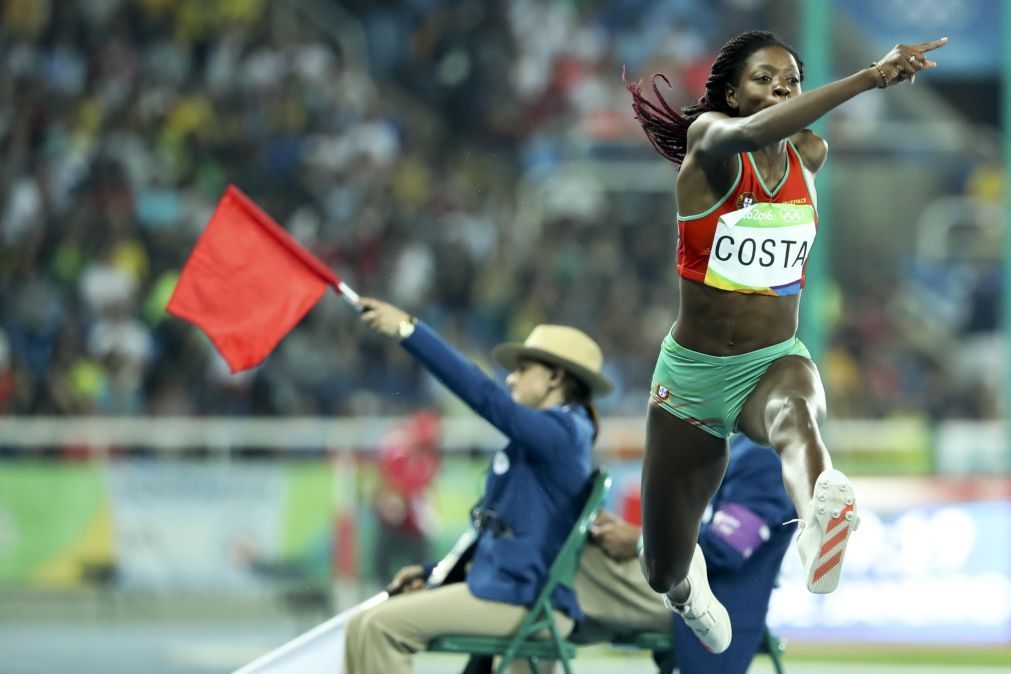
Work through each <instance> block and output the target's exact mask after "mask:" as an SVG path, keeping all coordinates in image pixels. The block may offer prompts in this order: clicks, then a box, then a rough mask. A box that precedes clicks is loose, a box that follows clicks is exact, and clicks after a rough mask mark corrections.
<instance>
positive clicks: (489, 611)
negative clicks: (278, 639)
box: [344, 298, 612, 674]
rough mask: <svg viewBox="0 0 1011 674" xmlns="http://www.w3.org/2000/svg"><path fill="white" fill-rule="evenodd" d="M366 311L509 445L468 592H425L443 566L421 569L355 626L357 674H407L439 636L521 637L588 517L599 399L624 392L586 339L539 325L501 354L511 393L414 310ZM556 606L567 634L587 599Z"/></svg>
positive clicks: (561, 591)
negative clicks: (568, 540)
mask: <svg viewBox="0 0 1011 674" xmlns="http://www.w3.org/2000/svg"><path fill="white" fill-rule="evenodd" d="M360 304H361V307H362V314H361V317H362V321H363V322H365V323H366V324H367V325H368V326H370V327H371V328H373V329H375V330H376V331H378V332H380V333H382V334H384V335H387V336H389V337H393V338H395V339H398V340H400V345H401V346H402V347H403V348H404V350H405V351H407V352H408V353H409V354H410V355H411V356H412V357H413V358H414V359H415V360H417V361H418V363H420V364H421V365H422V366H423V367H425V368H426V369H428V370H429V371H430V372H431V373H432V374H433V375H435V377H436V378H438V379H439V380H440V381H441V382H442V383H443V384H444V385H445V386H446V387H447V388H449V389H450V390H451V391H452V392H453V393H455V394H456V395H457V396H459V397H460V399H461V400H463V401H464V402H465V403H467V405H468V406H470V408H471V409H473V410H474V411H475V412H477V413H478V414H479V415H481V416H482V417H484V418H485V419H487V420H488V421H489V422H491V424H492V425H494V426H495V427H496V428H497V429H498V430H499V431H501V432H502V433H503V434H504V435H505V436H506V437H507V438H508V444H507V445H506V446H505V447H504V448H503V449H502V450H500V451H499V452H498V453H497V454H495V456H494V458H493V460H492V462H491V466H490V468H489V470H488V475H487V478H486V479H485V486H484V496H482V498H481V500H480V501H479V502H478V504H477V506H476V507H475V508H474V509H473V512H472V519H473V523H474V525H475V527H476V528H477V530H478V539H477V542H476V544H475V548H474V554H473V557H472V561H471V564H470V567H469V570H468V572H467V577H466V582H463V583H455V584H452V585H446V586H443V587H438V588H434V589H425V590H424V591H417V590H421V589H422V588H424V587H425V585H426V580H427V578H428V575H429V574H430V573H431V566H428V567H423V566H421V565H415V566H409V567H407V568H405V569H402V570H401V571H400V573H398V574H397V575H396V577H395V578H394V579H393V582H392V583H391V584H390V587H389V589H390V591H391V593H392V594H395V595H396V596H394V597H393V598H392V599H390V600H388V601H386V602H384V603H382V604H379V605H378V606H375V607H373V608H371V609H369V610H367V611H365V612H363V613H361V614H359V615H358V616H356V617H355V618H354V619H352V621H351V622H350V623H349V625H348V631H347V641H346V648H345V656H344V671H345V674H364V673H372V672H384V673H388V674H398V673H401V672H402V673H403V674H407V673H408V672H410V671H411V657H412V655H413V653H416V652H418V651H420V650H424V648H425V646H426V644H428V642H429V641H431V640H432V639H433V638H434V637H436V636H438V635H442V634H471V635H482V636H491V637H504V636H507V635H511V634H512V633H513V632H515V630H516V628H517V627H518V626H519V624H520V622H521V621H522V620H523V618H524V617H525V616H526V613H527V608H526V607H527V606H529V605H531V604H533V603H534V601H535V599H536V597H537V594H538V592H540V589H541V587H542V586H543V585H544V583H545V582H546V581H547V579H548V568H549V566H550V564H551V561H552V558H553V556H554V555H555V553H557V551H558V549H559V548H560V547H561V545H562V543H563V542H564V540H565V537H566V536H567V535H568V533H569V532H570V531H571V530H572V527H573V526H575V523H576V519H577V517H578V516H579V512H580V510H581V509H582V506H583V499H584V498H585V492H584V488H585V487H586V484H587V481H588V479H589V477H590V470H591V468H590V450H591V448H592V446H593V442H594V440H595V439H596V436H597V430H598V423H597V414H596V411H595V409H594V406H593V400H594V397H595V396H599V395H602V394H605V393H607V392H609V391H610V390H611V388H612V387H611V382H610V381H609V380H608V379H607V377H606V376H604V374H603V373H602V371H601V370H602V367H603V364H604V358H603V355H602V354H601V351H600V347H599V346H597V343H596V342H594V341H593V340H592V339H591V338H590V337H589V336H587V335H586V334H584V333H583V332H581V331H579V330H577V329H575V328H571V327H566V326H562V325H538V326H537V327H536V328H534V329H533V331H532V332H531V333H530V335H529V336H528V337H527V339H526V341H524V342H523V343H522V344H520V343H508V344H502V345H500V346H498V347H496V348H495V349H494V351H493V356H494V358H495V360H496V361H498V362H499V363H500V364H502V365H503V366H505V368H506V369H508V370H509V375H508V376H507V377H506V386H505V387H503V386H502V385H500V384H499V383H498V382H496V381H495V380H493V379H492V378H490V377H489V376H488V375H486V374H485V373H484V372H482V371H481V370H480V369H479V368H478V367H477V366H475V365H474V364H473V363H472V362H470V361H469V360H467V359H466V358H465V357H464V356H462V355H461V354H460V353H459V352H457V351H456V350H455V349H453V348H452V347H451V346H450V345H449V344H447V343H446V342H445V341H444V340H443V339H442V338H441V337H440V336H439V335H438V334H437V333H436V332H435V331H434V330H432V329H431V328H430V327H429V326H427V325H426V324H425V323H424V322H422V321H419V320H417V319H416V318H413V317H412V316H410V315H409V314H408V313H407V312H405V311H403V310H402V309H398V308H397V307H395V306H393V305H391V304H388V303H386V302H381V301H379V300H376V299H372V298H362V299H361V300H360ZM419 561H420V560H419ZM552 599H553V601H554V605H555V607H557V609H558V610H557V611H556V613H555V619H556V621H557V622H558V624H559V626H560V627H561V628H562V629H563V630H564V631H565V632H566V633H567V631H568V630H569V629H571V626H572V625H573V624H574V622H575V621H577V620H579V618H580V617H581V615H580V612H579V605H578V604H577V603H576V597H575V594H574V592H573V590H572V588H570V587H564V586H559V587H558V588H557V589H556V590H555V592H554V595H553V597H552Z"/></svg>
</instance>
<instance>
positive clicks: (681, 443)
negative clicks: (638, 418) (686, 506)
mask: <svg viewBox="0 0 1011 674" xmlns="http://www.w3.org/2000/svg"><path fill="white" fill-rule="evenodd" d="M726 461H727V441H726V440H725V439H724V438H720V437H717V436H715V435H712V434H711V433H708V432H706V431H704V430H702V429H701V428H698V427H697V426H695V425H693V424H691V423H689V422H687V421H685V420H684V419H679V418H678V417H675V416H674V415H672V414H670V413H669V412H666V411H664V410H663V409H662V408H660V407H658V406H657V405H655V404H652V403H651V404H650V405H649V408H648V411H647V413H646V452H645V456H644V458H643V466H642V492H643V515H644V517H645V516H646V515H647V512H646V511H650V512H652V513H655V514H656V515H658V516H660V517H664V516H668V517H669V516H670V515H671V510H670V508H669V507H668V506H670V505H674V504H677V503H679V502H685V501H690V502H694V501H698V500H699V499H702V498H704V499H705V502H708V500H709V498H711V497H712V493H711V492H710V490H715V488H716V487H717V486H719V481H720V479H722V477H723V471H724V470H725V469H726ZM714 479H715V485H714V484H713V482H714Z"/></svg>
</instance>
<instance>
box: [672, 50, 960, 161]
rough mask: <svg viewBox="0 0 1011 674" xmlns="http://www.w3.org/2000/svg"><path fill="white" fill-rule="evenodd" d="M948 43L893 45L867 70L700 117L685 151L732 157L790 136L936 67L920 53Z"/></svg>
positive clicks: (692, 126) (690, 132)
mask: <svg viewBox="0 0 1011 674" xmlns="http://www.w3.org/2000/svg"><path fill="white" fill-rule="evenodd" d="M947 41H948V38H941V39H940V40H934V41H933V42H923V43H920V44H915V45H901V44H900V45H896V46H895V47H894V48H893V49H892V50H891V51H890V52H888V54H887V55H885V57H884V58H882V59H881V60H880V61H878V62H877V66H876V67H875V66H869V67H867V68H864V69H863V70H861V71H859V72H857V73H854V74H853V75H850V76H849V77H844V78H843V79H841V80H836V81H835V82H832V83H830V84H826V85H825V86H822V87H818V88H817V89H812V90H811V91H808V92H806V93H803V94H801V95H799V96H797V97H796V98H791V99H789V100H786V101H784V102H782V103H780V104H779V105H774V106H772V107H769V108H766V109H765V110H760V111H758V112H756V113H755V114H753V115H749V116H747V117H729V116H727V115H725V114H723V113H720V112H707V113H704V114H703V115H701V116H700V117H699V118H698V119H697V120H696V121H695V123H693V124H692V125H691V126H690V127H688V149H689V152H690V153H696V154H699V155H706V156H709V157H721V156H732V155H735V154H738V153H740V152H750V151H753V150H757V149H759V148H763V147H765V146H766V145H770V144H772V143H775V142H777V141H780V140H783V139H784V138H789V137H790V136H792V135H793V134H795V133H797V132H798V131H801V130H802V129H805V128H807V127H808V126H810V125H811V124H813V123H814V122H815V121H816V120H818V119H819V118H820V117H821V116H822V115H824V114H826V113H827V112H829V111H830V110H832V109H833V108H836V107H838V106H839V105H841V104H843V103H845V102H846V101H848V100H849V99H851V98H853V97H854V96H856V95H857V94H860V93H863V92H864V91H867V90H869V89H874V88H877V87H884V86H888V85H890V84H895V83H897V82H902V81H904V80H905V79H912V78H913V76H914V75H915V74H916V73H917V72H919V71H921V70H928V69H930V68H934V67H936V66H937V63H935V62H934V61H931V60H930V59H928V58H927V57H926V56H924V52H928V51H931V50H933V49H937V48H938V47H942V46H944V44H945V43H946V42H947Z"/></svg>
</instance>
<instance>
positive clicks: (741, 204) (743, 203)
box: [737, 192, 758, 210]
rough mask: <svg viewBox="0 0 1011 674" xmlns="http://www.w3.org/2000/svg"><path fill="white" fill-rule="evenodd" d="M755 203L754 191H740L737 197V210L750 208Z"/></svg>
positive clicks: (756, 199) (756, 200)
mask: <svg viewBox="0 0 1011 674" xmlns="http://www.w3.org/2000/svg"><path fill="white" fill-rule="evenodd" d="M757 203H758V197H756V196H755V193H754V192H741V193H740V195H738V197H737V210H741V209H742V208H751V207H752V206H754V205H755V204H757Z"/></svg>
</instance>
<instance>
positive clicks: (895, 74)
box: [877, 37, 948, 86]
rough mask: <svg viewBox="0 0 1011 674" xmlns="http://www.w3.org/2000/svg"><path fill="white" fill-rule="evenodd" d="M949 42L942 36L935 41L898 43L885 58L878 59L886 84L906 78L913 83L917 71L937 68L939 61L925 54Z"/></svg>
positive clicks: (889, 84) (895, 82)
mask: <svg viewBox="0 0 1011 674" xmlns="http://www.w3.org/2000/svg"><path fill="white" fill-rule="evenodd" d="M947 43H948V38H946V37H942V38H941V39H939V40H934V41H933V42H920V43H919V44H897V45H895V46H894V47H892V50H891V51H890V52H888V53H887V54H885V56H884V58H882V59H881V60H879V61H877V64H878V68H880V70H881V74H882V75H883V76H884V78H885V86H891V85H893V84H898V83H899V82H904V81H905V80H909V81H910V83H912V82H913V81H914V80H915V79H916V73H918V72H920V71H921V70H930V69H931V68H936V67H937V62H936V61H932V60H930V59H929V58H927V56H925V54H926V52H929V51H933V50H935V49H939V48H941V47H943V46H944V45H946V44H947Z"/></svg>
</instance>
